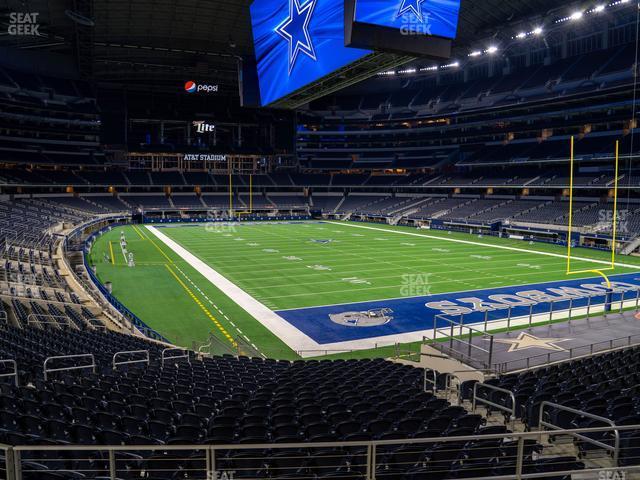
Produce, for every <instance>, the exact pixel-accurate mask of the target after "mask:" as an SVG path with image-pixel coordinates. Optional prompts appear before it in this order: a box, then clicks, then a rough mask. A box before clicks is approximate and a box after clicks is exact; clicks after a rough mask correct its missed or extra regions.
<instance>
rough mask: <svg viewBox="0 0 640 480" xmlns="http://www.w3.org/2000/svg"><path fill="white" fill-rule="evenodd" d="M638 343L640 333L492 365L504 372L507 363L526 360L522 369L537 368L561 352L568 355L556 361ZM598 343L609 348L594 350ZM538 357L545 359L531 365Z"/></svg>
mask: <svg viewBox="0 0 640 480" xmlns="http://www.w3.org/2000/svg"><path fill="white" fill-rule="evenodd" d="M635 337H638V340H639V341H638V342H636V343H633V342H632V339H633V338H635ZM620 340H627V343H626V345H621V346H618V347H615V346H614V345H615V344H616V343H618V342H619V341H620ZM638 343H640V334H637V335H627V336H625V337H618V338H612V339H610V340H604V341H602V342H594V343H590V344H587V345H582V346H580V347H572V348H569V349H567V350H564V351H561V352H549V353H542V354H539V355H533V356H531V357H525V358H520V359H517V360H509V361H506V362H500V363H497V364H495V365H494V367H495V370H496V371H498V372H502V373H506V372H508V371H510V370H508V368H509V367H508V366H509V365H512V364H517V363H522V362H526V364H525V365H523V367H522V368H523V369H525V368H526V369H529V368H531V369H533V368H536V369H538V368H543V367H545V366H547V365H549V364H550V363H553V362H554V361H556V360H553V361H552V360H551V357H552V356H553V355H554V354H556V355H563V354H566V353H568V355H569V356H568V357H565V358H561V359H558V360H557V361H568V360H576V359H578V358H583V357H589V356H592V355H594V354H600V353H606V352H608V351H610V350H614V349H619V348H627V347H630V346H632V345H636V344H638ZM599 345H608V346H609V348H604V349H602V350H596V348H595V347H597V346H599ZM583 349H589V352H588V353H585V354H584V355H578V356H574V355H573V354H574V352H575V351H576V350H583ZM540 358H546V359H547V361H546V362H543V363H541V364H540V365H531V361H532V360H536V359H540Z"/></svg>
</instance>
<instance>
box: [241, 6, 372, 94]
mask: <svg viewBox="0 0 640 480" xmlns="http://www.w3.org/2000/svg"><path fill="white" fill-rule="evenodd" d="M344 17H345V15H344V2H343V1H342V0H340V1H336V0H306V1H305V0H255V1H254V2H253V4H252V5H251V23H252V27H253V38H254V46H255V54H256V60H257V70H258V83H259V87H260V97H261V101H260V103H261V104H262V105H269V104H270V103H273V102H275V101H276V100H278V99H280V98H282V97H285V96H287V95H288V94H290V93H292V92H294V91H296V90H298V89H300V88H302V87H304V86H306V85H308V84H310V83H312V82H314V81H316V80H318V79H320V78H322V77H324V76H326V75H328V74H330V73H331V72H333V71H335V70H337V69H339V68H341V67H344V66H346V65H348V64H350V63H352V62H354V61H356V60H359V59H361V58H362V57H364V56H366V55H368V54H369V53H371V51H370V50H363V49H358V48H347V47H345V36H344V29H345V18H344Z"/></svg>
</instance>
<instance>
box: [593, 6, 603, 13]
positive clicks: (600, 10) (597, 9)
mask: <svg viewBox="0 0 640 480" xmlns="http://www.w3.org/2000/svg"><path fill="white" fill-rule="evenodd" d="M604 8H605V7H604V5H598V6H597V7H595V8H594V9H593V11H594V12H596V13H600V12H604Z"/></svg>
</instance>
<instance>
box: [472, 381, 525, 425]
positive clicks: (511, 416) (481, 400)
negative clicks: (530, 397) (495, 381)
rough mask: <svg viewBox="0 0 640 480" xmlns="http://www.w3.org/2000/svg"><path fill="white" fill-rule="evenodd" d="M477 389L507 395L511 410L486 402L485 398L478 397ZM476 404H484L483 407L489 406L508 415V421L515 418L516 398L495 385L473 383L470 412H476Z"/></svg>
mask: <svg viewBox="0 0 640 480" xmlns="http://www.w3.org/2000/svg"><path fill="white" fill-rule="evenodd" d="M479 387H481V388H486V389H488V390H493V391H496V392H500V393H506V394H507V395H509V398H511V408H508V407H506V406H505V405H500V404H499V403H495V402H492V401H491V400H487V399H486V398H482V397H478V388H479ZM478 403H484V404H485V405H489V406H490V407H493V408H497V409H498V410H502V411H503V412H507V413H509V421H511V420H515V418H516V396H515V395H514V393H513V392H512V391H511V390H507V389H506V388H501V387H496V386H495V385H489V384H487V383H475V384H474V385H473V397H472V400H471V410H472V411H474V412H475V411H476V405H477V404H478Z"/></svg>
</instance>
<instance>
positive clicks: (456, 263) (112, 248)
mask: <svg viewBox="0 0 640 480" xmlns="http://www.w3.org/2000/svg"><path fill="white" fill-rule="evenodd" d="M121 231H123V232H124V234H125V236H126V239H127V243H128V245H127V248H128V250H129V251H131V252H133V253H134V257H135V263H136V265H135V267H131V268H130V267H127V266H126V261H125V260H126V259H125V256H124V254H123V252H122V251H121V248H120V245H119V236H120V232H121ZM573 255H574V258H573V262H572V268H573V269H575V270H578V269H579V270H582V269H597V268H606V267H607V266H608V265H607V263H608V262H609V261H610V253H607V252H599V251H594V250H588V249H579V248H578V249H574V251H573ZM90 261H91V262H92V263H93V264H94V265H96V269H97V274H98V277H99V279H100V280H101V281H102V282H104V281H111V282H112V283H113V286H114V290H113V291H114V295H115V296H116V297H117V298H118V299H119V300H120V301H122V303H124V304H125V305H126V306H127V307H128V308H129V309H130V310H131V311H133V312H134V313H135V314H136V315H138V316H139V317H140V318H141V319H142V320H143V321H144V322H145V323H147V324H148V325H149V326H150V327H152V328H154V329H156V330H157V331H158V332H160V333H161V334H163V335H165V336H166V337H167V338H168V339H169V340H171V341H173V342H176V343H178V344H181V345H185V346H192V342H194V341H196V342H202V343H204V342H206V339H207V337H208V334H209V333H210V332H213V333H214V334H215V335H217V336H219V337H220V338H222V339H226V340H229V341H231V340H230V339H233V338H237V337H239V336H241V337H242V338H243V339H245V340H246V341H248V342H249V343H251V344H253V345H254V346H255V347H256V348H257V349H258V350H260V351H261V352H264V353H265V354H266V355H272V356H281V357H285V358H288V357H292V356H293V357H295V354H294V353H293V351H294V350H304V349H305V348H308V349H313V348H316V347H317V348H320V347H323V346H327V345H329V346H332V347H335V346H340V345H344V346H349V347H352V348H357V347H358V346H359V342H360V343H361V344H362V342H363V340H365V339H378V340H380V339H387V340H388V341H392V340H393V339H394V336H397V338H398V339H400V340H401V341H403V342H404V341H409V340H411V339H415V338H418V337H417V336H416V335H415V333H416V332H422V331H425V330H428V329H429V328H431V327H432V324H433V320H431V319H430V318H432V317H429V316H428V315H427V314H426V312H424V311H423V310H426V309H425V307H424V305H425V303H428V302H429V300H430V299H438V300H443V299H447V298H448V294H451V295H454V292H455V295H458V296H460V295H459V294H460V293H462V292H467V293H470V292H471V291H473V292H476V293H474V295H478V293H477V292H478V291H480V292H482V291H485V290H486V291H487V292H493V291H496V292H501V291H502V290H501V289H506V288H511V287H522V286H525V285H526V286H531V285H534V286H535V285H537V286H539V285H543V284H546V283H548V282H566V281H568V280H571V281H574V282H575V281H576V280H577V281H578V282H579V281H581V280H580V279H581V278H591V279H592V278H593V277H594V274H592V273H585V274H581V275H577V276H575V277H574V276H572V277H571V278H570V279H568V277H567V276H566V274H565V269H566V248H565V247H561V246H556V245H547V244H531V243H529V242H523V241H520V240H509V239H501V238H494V237H479V236H477V235H469V234H462V233H450V232H441V231H431V230H417V229H411V228H406V227H391V226H386V225H373V224H362V223H355V222H348V223H343V222H290V223H287V222H282V223H275V222H274V223H232V224H209V225H206V226H205V225H197V226H196V225H193V226H192V225H184V224H180V225H175V226H174V225H156V226H135V227H131V226H128V227H123V228H117V229H115V230H113V231H111V232H108V233H106V234H105V235H103V236H102V237H100V238H99V239H98V240H97V242H96V243H95V245H94V248H93V250H92V252H91V256H90ZM639 269H640V261H639V260H638V259H635V258H632V257H624V258H623V257H621V258H620V259H618V261H617V265H616V270H615V274H616V275H618V274H621V275H624V274H626V275H624V279H625V281H630V279H633V278H635V277H634V276H633V275H629V274H633V273H635V272H637V271H638V270H639ZM601 280H602V279H598V280H596V279H594V281H596V282H598V283H599V282H601ZM505 292H506V293H508V292H509V290H505ZM352 304H354V305H352ZM387 307H388V308H390V309H392V310H393V311H395V312H396V313H395V314H393V321H391V322H389V324H388V325H377V326H374V327H371V328H367V327H366V326H362V327H360V328H358V327H357V326H355V325H345V324H340V323H339V322H338V323H336V322H335V321H331V318H332V315H333V318H335V314H336V313H341V312H349V311H356V312H357V311H362V310H369V309H377V308H387ZM411 334H414V336H413V337H411ZM364 344H366V342H365V343H364ZM364 344H363V345H364Z"/></svg>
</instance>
